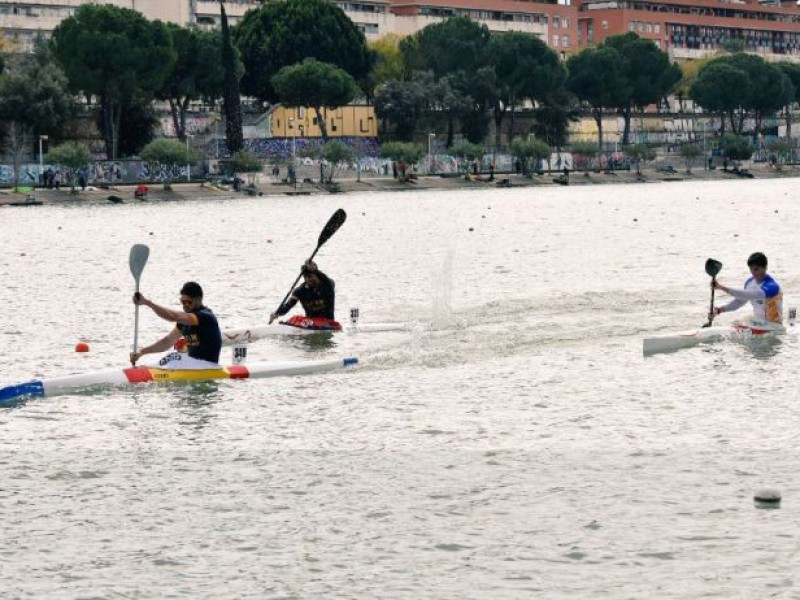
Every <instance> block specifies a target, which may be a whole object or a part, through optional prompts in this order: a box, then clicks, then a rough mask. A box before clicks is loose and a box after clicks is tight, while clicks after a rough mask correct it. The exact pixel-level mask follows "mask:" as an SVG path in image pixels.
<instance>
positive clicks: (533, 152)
mask: <svg viewBox="0 0 800 600" xmlns="http://www.w3.org/2000/svg"><path fill="white" fill-rule="evenodd" d="M511 153H512V154H513V155H514V157H515V158H517V159H518V160H519V162H520V165H521V167H522V172H523V173H524V174H525V175H526V176H529V177H530V176H531V175H532V174H533V171H534V170H537V168H538V165H539V162H540V161H542V160H545V159H547V158H549V157H550V147H549V146H548V145H547V144H546V143H545V142H543V141H542V140H537V139H533V140H522V139H519V138H517V139H515V140H513V141H512V142H511Z"/></svg>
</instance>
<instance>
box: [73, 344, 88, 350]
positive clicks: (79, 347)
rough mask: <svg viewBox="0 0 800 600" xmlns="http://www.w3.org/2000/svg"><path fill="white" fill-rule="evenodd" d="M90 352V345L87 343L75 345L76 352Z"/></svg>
mask: <svg viewBox="0 0 800 600" xmlns="http://www.w3.org/2000/svg"><path fill="white" fill-rule="evenodd" d="M88 351H89V344H87V343H86V342H78V343H77V344H75V352H88Z"/></svg>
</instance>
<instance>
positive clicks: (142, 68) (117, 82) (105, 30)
mask: <svg viewBox="0 0 800 600" xmlns="http://www.w3.org/2000/svg"><path fill="white" fill-rule="evenodd" d="M52 44H53V46H52V47H53V52H54V54H55V56H56V58H57V59H58V61H59V62H60V63H61V65H62V66H63V67H64V71H65V72H66V74H67V77H68V78H69V81H70V87H71V89H72V91H74V92H83V93H84V94H85V95H86V96H87V97H88V96H98V97H99V99H100V104H101V107H102V112H103V135H104V137H105V141H106V154H107V155H108V157H109V158H111V159H115V158H116V157H117V150H118V144H119V129H120V127H119V126H120V118H121V113H122V109H123V107H124V106H125V101H126V99H127V98H130V97H132V96H134V95H139V96H140V97H143V98H148V99H149V98H152V97H153V96H154V94H155V93H156V91H157V90H159V89H161V87H162V86H163V82H164V80H165V78H166V77H167V76H168V75H169V73H170V72H171V71H172V67H173V64H174V63H175V58H176V57H175V51H174V49H173V46H172V37H171V36H170V34H169V30H168V29H167V27H166V25H164V24H163V23H161V22H160V21H154V22H150V21H148V20H146V19H145V18H144V17H143V16H142V15H141V14H140V13H138V12H136V11H134V10H130V9H127V8H118V7H115V6H111V5H100V4H84V5H82V6H80V7H78V8H77V9H76V10H75V13H74V14H73V15H72V16H71V17H68V18H66V19H64V20H63V21H61V23H59V25H58V26H57V27H56V28H55V29H54V30H53V36H52Z"/></svg>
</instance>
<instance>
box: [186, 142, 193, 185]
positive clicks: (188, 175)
mask: <svg viewBox="0 0 800 600" xmlns="http://www.w3.org/2000/svg"><path fill="white" fill-rule="evenodd" d="M191 137H192V136H191V135H189V134H188V133H187V134H186V181H187V182H189V181H191V180H192V165H191V164H189V138H191Z"/></svg>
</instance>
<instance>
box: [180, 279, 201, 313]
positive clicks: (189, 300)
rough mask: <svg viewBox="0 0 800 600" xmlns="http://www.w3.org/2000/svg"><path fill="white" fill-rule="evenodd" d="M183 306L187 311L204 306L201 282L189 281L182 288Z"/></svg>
mask: <svg viewBox="0 0 800 600" xmlns="http://www.w3.org/2000/svg"><path fill="white" fill-rule="evenodd" d="M181 306H183V310H185V311H186V312H190V311H192V310H196V309H198V308H200V307H202V306H203V288H201V287H200V284H199V283H195V282H194V281H187V282H186V283H184V284H183V287H182V288H181Z"/></svg>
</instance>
